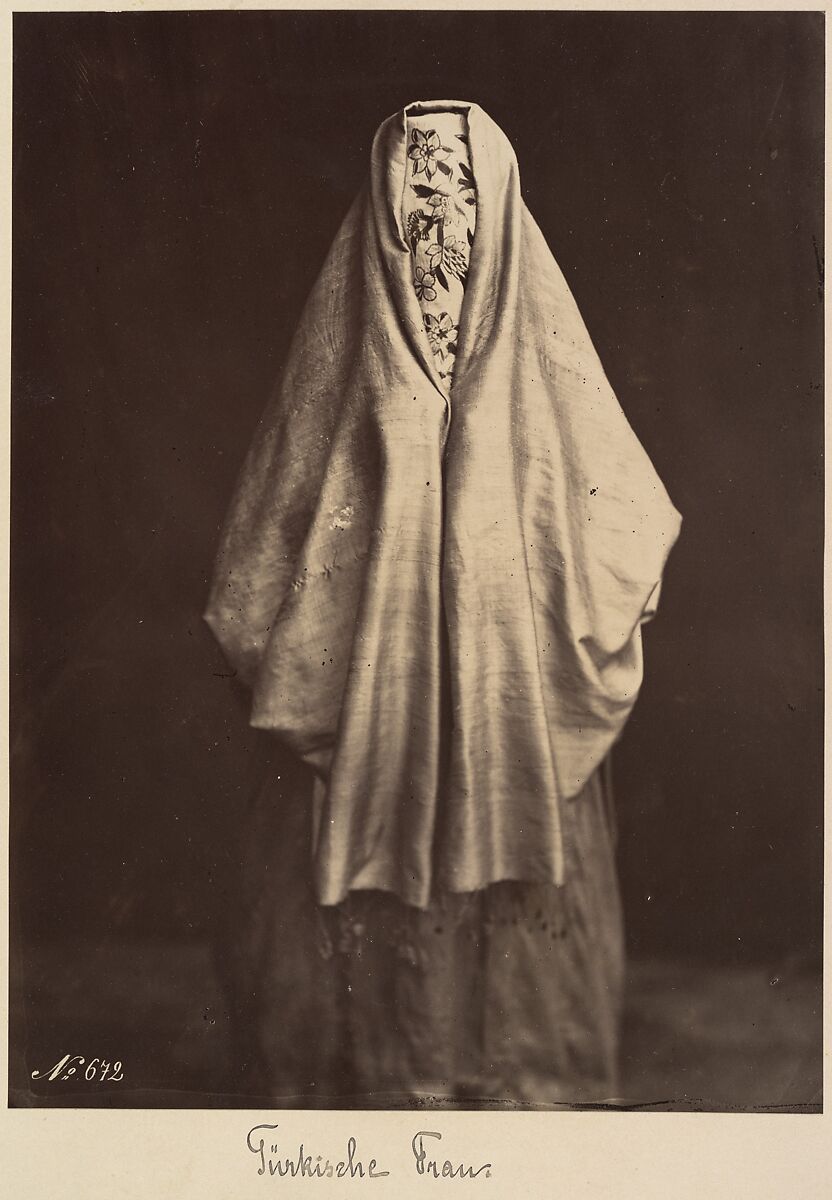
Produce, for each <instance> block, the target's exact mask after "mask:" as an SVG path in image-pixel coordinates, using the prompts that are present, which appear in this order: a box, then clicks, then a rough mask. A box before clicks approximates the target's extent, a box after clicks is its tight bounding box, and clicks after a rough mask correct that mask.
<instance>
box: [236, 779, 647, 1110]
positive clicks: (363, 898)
mask: <svg viewBox="0 0 832 1200" xmlns="http://www.w3.org/2000/svg"><path fill="white" fill-rule="evenodd" d="M310 791H311V789H310V787H309V781H304V777H303V776H301V775H297V776H296V777H295V778H293V779H289V780H285V779H284V780H283V781H282V783H281V784H279V785H277V786H275V780H274V778H272V777H271V776H270V775H269V773H268V772H267V777H266V779H265V780H264V782H263V786H262V787H261V788H260V789H259V791H258V793H257V795H256V797H255V799H254V801H253V804H252V809H251V812H250V814H249V819H248V821H247V822H246V824H245V830H244V837H243V840H242V842H241V845H240V850H239V854H238V866H239V871H240V886H239V888H238V890H237V892H236V902H235V903H234V904H233V905H232V906H231V907H230V909H229V916H230V915H231V914H232V913H233V921H232V922H231V924H232V925H233V934H232V935H231V936H230V937H228V938H226V939H225V940H224V942H223V943H222V945H221V949H220V953H219V955H218V966H219V967H220V970H221V973H222V975H223V977H224V979H225V981H226V985H227V995H228V999H229V1019H230V1020H231V1022H232V1024H233V1027H234V1030H235V1032H236V1035H237V1054H238V1056H239V1062H240V1064H241V1080H242V1082H241V1086H242V1087H244V1088H245V1089H246V1090H247V1092H248V1093H250V1094H251V1093H253V1094H257V1095H261V1096H263V1097H268V1098H269V1100H270V1101H271V1102H272V1103H280V1102H283V1103H285V1104H287V1105H291V1106H293V1107H304V1106H316V1107H317V1106H320V1107H343V1106H353V1105H354V1106H356V1107H361V1108H367V1107H398V1106H407V1105H423V1104H426V1103H427V1104H429V1103H431V1102H432V1101H436V1103H437V1104H458V1105H461V1106H463V1107H477V1106H479V1105H480V1104H482V1105H484V1106H489V1107H492V1106H495V1105H497V1106H499V1105H501V1104H505V1105H511V1106H515V1105H518V1104H521V1105H542V1106H553V1105H562V1104H581V1103H593V1102H599V1101H604V1100H609V1099H612V1098H614V1097H615V1096H616V1094H617V1062H616V1060H617V1043H618V1026H619V1015H620V1007H621V997H622V984H623V967H624V947H623V927H622V918H621V905H620V897H619V888H618V880H617V873H616V865H615V845H614V842H615V838H614V828H613V819H612V811H611V801H610V797H609V794H608V791H607V787H606V779H605V772H604V771H603V770H602V771H600V772H598V773H596V774H595V775H594V776H593V777H592V778H591V779H590V781H589V783H588V784H587V786H586V787H585V788H584V790H583V791H582V792H581V793H580V794H579V795H578V796H576V797H575V798H574V799H571V800H569V801H566V802H565V803H564V805H563V814H562V822H563V830H564V848H565V884H564V886H563V887H555V886H554V885H551V884H529V883H520V882H505V883H498V884H494V885H492V886H491V887H488V888H485V889H484V890H482V891H479V892H474V893H467V894H444V895H438V896H436V898H435V899H434V900H433V902H432V903H431V905H430V907H429V908H428V909H427V910H417V909H414V908H411V907H409V906H407V905H405V904H403V903H402V902H401V901H399V900H398V899H397V898H396V897H394V896H392V895H388V894H385V893H382V892H356V893H352V894H351V895H350V896H349V897H348V898H347V899H346V900H345V901H344V903H343V904H341V905H338V906H337V907H335V908H321V907H320V906H318V905H317V904H316V903H315V898H314V895H313V892H312V887H311V878H310V875H311V872H310V869H309V868H310V846H311V828H312V814H311V805H310V799H311V795H310Z"/></svg>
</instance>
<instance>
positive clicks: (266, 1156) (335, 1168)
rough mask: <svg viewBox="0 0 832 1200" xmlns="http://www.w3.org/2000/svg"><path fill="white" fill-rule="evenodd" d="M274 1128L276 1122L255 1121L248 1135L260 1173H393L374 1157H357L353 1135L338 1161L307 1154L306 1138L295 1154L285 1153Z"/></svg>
mask: <svg viewBox="0 0 832 1200" xmlns="http://www.w3.org/2000/svg"><path fill="white" fill-rule="evenodd" d="M275 1129H277V1125H254V1126H253V1127H252V1128H251V1129H250V1130H249V1131H248V1134H247V1136H246V1145H247V1146H248V1148H249V1150H250V1151H251V1153H252V1154H256V1155H257V1157H258V1158H259V1160H260V1165H259V1166H258V1168H257V1174H258V1175H270V1176H275V1175H277V1176H280V1177H281V1178H282V1177H285V1176H286V1175H290V1176H291V1177H292V1178H293V1179H294V1178H301V1179H333V1178H334V1179H344V1178H347V1179H363V1178H364V1177H365V1176H366V1178H367V1179H381V1178H383V1177H384V1176H385V1175H389V1174H390V1172H389V1171H380V1170H378V1164H377V1163H376V1160H375V1159H374V1158H371V1159H370V1161H369V1162H368V1163H367V1165H366V1167H365V1165H364V1163H363V1162H362V1160H361V1159H360V1158H357V1157H356V1151H357V1143H356V1140H355V1138H354V1137H351V1138H349V1140H348V1141H347V1153H346V1156H345V1157H344V1158H341V1159H338V1160H336V1161H335V1162H333V1161H332V1160H331V1159H329V1158H324V1156H323V1155H322V1154H315V1155H312V1154H307V1153H306V1151H305V1148H304V1145H303V1142H301V1143H300V1145H299V1147H298V1150H297V1153H296V1154H293V1155H290V1156H288V1157H283V1156H282V1155H281V1153H280V1148H279V1146H278V1144H277V1140H276V1139H275V1140H272V1139H273V1138H274V1133H273V1131H274V1130H275ZM267 1136H268V1139H269V1140H268V1143H267V1141H266V1138H267Z"/></svg>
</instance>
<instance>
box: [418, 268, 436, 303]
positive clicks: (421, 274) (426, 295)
mask: <svg viewBox="0 0 832 1200" xmlns="http://www.w3.org/2000/svg"><path fill="white" fill-rule="evenodd" d="M413 274H414V279H413V286H414V288H415V289H416V296H417V298H418V299H419V300H435V299H436V288H435V287H434V286H433V285H434V284H435V283H436V278H435V277H434V275H433V273H432V272H431V271H426V270H425V268H424V267H417V268H416V270H415V271H414V273H413Z"/></svg>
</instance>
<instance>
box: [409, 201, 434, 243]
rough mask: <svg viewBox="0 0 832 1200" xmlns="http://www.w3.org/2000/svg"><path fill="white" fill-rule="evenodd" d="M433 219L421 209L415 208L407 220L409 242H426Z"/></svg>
mask: <svg viewBox="0 0 832 1200" xmlns="http://www.w3.org/2000/svg"><path fill="white" fill-rule="evenodd" d="M433 223H434V218H433V217H432V216H428V214H427V213H426V212H425V211H424V210H423V209H421V208H417V209H416V211H415V212H412V213H411V214H410V216H409V217H408V218H407V236H408V237H409V238H410V240H411V241H427V239H428V238H429V237H430V231H431V229H433Z"/></svg>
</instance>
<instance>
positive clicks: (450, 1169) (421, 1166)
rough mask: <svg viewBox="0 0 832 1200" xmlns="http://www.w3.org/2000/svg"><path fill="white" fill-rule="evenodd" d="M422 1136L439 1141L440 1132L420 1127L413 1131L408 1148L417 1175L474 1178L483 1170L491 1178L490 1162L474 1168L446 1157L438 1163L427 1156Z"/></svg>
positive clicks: (440, 1138)
mask: <svg viewBox="0 0 832 1200" xmlns="http://www.w3.org/2000/svg"><path fill="white" fill-rule="evenodd" d="M424 1138H436V1140H437V1141H438V1142H441V1141H442V1134H441V1133H434V1132H433V1131H432V1130H430V1129H420V1130H419V1132H418V1133H414V1135H413V1139H412V1141H411V1143H410V1148H411V1150H412V1151H413V1157H414V1159H415V1161H416V1173H417V1174H418V1175H427V1176H429V1177H431V1178H433V1179H476V1178H477V1176H478V1175H479V1174H480V1173H481V1172H482V1171H484V1172H485V1176H484V1178H485V1179H490V1178H491V1163H490V1162H488V1163H483V1164H482V1166H481V1167H477V1168H476V1169H474V1167H466V1165H465V1163H456V1164H454V1163H452V1162H450V1160H449V1159H447V1158H446V1159H445V1160H444V1161H443V1162H442V1163H441V1165H440V1163H439V1162H438V1161H437V1160H436V1159H435V1158H429V1157H428V1152H427V1150H426V1149H425V1143H424Z"/></svg>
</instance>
